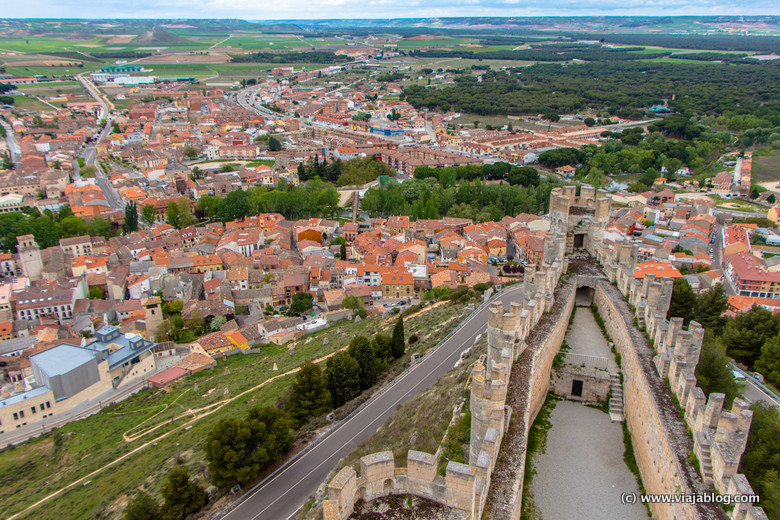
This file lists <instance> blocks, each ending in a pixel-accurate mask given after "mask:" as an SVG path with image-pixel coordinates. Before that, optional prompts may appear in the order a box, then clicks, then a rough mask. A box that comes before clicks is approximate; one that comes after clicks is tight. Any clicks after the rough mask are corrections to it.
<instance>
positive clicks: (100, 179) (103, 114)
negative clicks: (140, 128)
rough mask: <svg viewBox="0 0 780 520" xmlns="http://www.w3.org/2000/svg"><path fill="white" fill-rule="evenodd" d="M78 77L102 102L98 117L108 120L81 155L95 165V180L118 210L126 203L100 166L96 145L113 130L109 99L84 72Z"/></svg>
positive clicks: (94, 96)
mask: <svg viewBox="0 0 780 520" xmlns="http://www.w3.org/2000/svg"><path fill="white" fill-rule="evenodd" d="M76 77H77V78H78V79H79V81H80V82H81V84H82V85H83V86H84V88H85V89H87V91H88V92H89V94H90V95H91V96H92V97H93V98H95V101H97V102H98V103H100V107H101V108H100V115H99V116H98V117H99V119H101V120H105V122H106V123H105V124H104V125H103V128H101V129H100V133H99V134H98V136H97V137H96V138H95V142H94V143H92V144H88V145H86V146H85V147H84V150H83V151H82V152H81V157H82V158H83V159H84V162H85V163H87V164H89V165H90V166H94V167H95V170H96V171H95V182H96V183H97V185H98V187H99V188H100V190H101V191H102V192H103V196H104V197H105V198H106V202H107V203H108V205H109V207H110V208H111V210H112V211H118V210H121V209H122V208H124V204H122V201H121V200H119V197H118V196H117V194H116V193H115V192H114V188H113V186H112V185H111V181H110V180H109V179H108V177H107V176H106V173H105V172H104V171H103V168H101V167H100V163H98V160H97V151H96V148H95V146H96V145H97V144H99V143H100V142H101V141H103V140H104V139H105V138H106V137H108V134H109V133H110V132H111V111H110V110H109V106H108V104H107V101H106V100H105V99H104V98H103V96H102V95H101V93H100V91H99V90H98V88H97V87H96V86H95V85H94V84H93V83H92V82H91V81H89V80H87V79H85V78H84V77H83V75H82V74H79V75H78V76H76ZM73 166H74V168H75V170H76V171H78V172H80V171H81V170H80V168H79V166H78V162H77V161H74V164H73Z"/></svg>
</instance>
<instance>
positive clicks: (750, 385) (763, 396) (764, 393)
mask: <svg viewBox="0 0 780 520" xmlns="http://www.w3.org/2000/svg"><path fill="white" fill-rule="evenodd" d="M731 369H732V370H733V371H734V372H739V373H740V374H742V375H743V376H745V379H738V381H742V382H745V383H746V384H745V386H744V388H743V389H742V397H745V398H746V399H749V400H750V401H751V402H753V403H755V402H757V401H763V402H765V403H767V404H770V405H772V406H776V407H778V408H780V399H778V398H777V396H775V395H774V394H772V393H771V391H770V390H768V389H767V388H765V387H763V385H760V384H759V383H757V382H756V381H755V380H754V379H753V377H752V376H751V375H750V374H748V373H747V372H745V371H744V370H742V369H741V368H739V367H738V366H736V365H735V364H734V363H731Z"/></svg>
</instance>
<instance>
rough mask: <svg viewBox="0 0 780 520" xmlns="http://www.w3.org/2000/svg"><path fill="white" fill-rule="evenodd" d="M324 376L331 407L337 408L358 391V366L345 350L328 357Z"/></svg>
mask: <svg viewBox="0 0 780 520" xmlns="http://www.w3.org/2000/svg"><path fill="white" fill-rule="evenodd" d="M325 378H326V380H327V385H328V391H329V392H330V400H331V402H332V403H333V408H338V407H339V406H341V405H343V404H344V403H346V402H347V401H349V400H350V399H352V398H353V397H355V396H357V395H358V394H359V393H360V366H359V365H358V362H357V361H355V358H353V357H352V356H350V355H349V354H347V353H346V352H339V353H338V354H336V355H335V356H333V357H331V358H330V359H328V361H327V363H326V370H325Z"/></svg>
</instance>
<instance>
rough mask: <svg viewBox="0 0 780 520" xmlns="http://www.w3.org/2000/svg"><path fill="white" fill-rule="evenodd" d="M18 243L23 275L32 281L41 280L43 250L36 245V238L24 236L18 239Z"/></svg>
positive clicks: (17, 247)
mask: <svg viewBox="0 0 780 520" xmlns="http://www.w3.org/2000/svg"><path fill="white" fill-rule="evenodd" d="M16 242H17V245H16V250H17V251H19V263H20V264H21V266H22V273H24V275H25V276H26V277H27V278H29V279H30V280H40V279H41V272H42V271H43V260H41V249H40V248H39V247H38V244H36V243H35V237H33V236H32V235H22V236H20V237H16Z"/></svg>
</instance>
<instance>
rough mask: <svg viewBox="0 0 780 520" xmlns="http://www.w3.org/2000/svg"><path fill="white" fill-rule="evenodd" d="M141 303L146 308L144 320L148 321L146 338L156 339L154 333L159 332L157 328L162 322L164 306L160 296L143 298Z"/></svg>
mask: <svg viewBox="0 0 780 520" xmlns="http://www.w3.org/2000/svg"><path fill="white" fill-rule="evenodd" d="M141 305H142V306H143V308H144V321H145V322H146V339H150V340H152V341H154V335H155V334H156V333H157V328H158V327H159V326H160V324H161V323H162V318H163V316H162V306H161V305H160V297H159V296H153V297H151V298H145V299H143V300H141Z"/></svg>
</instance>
